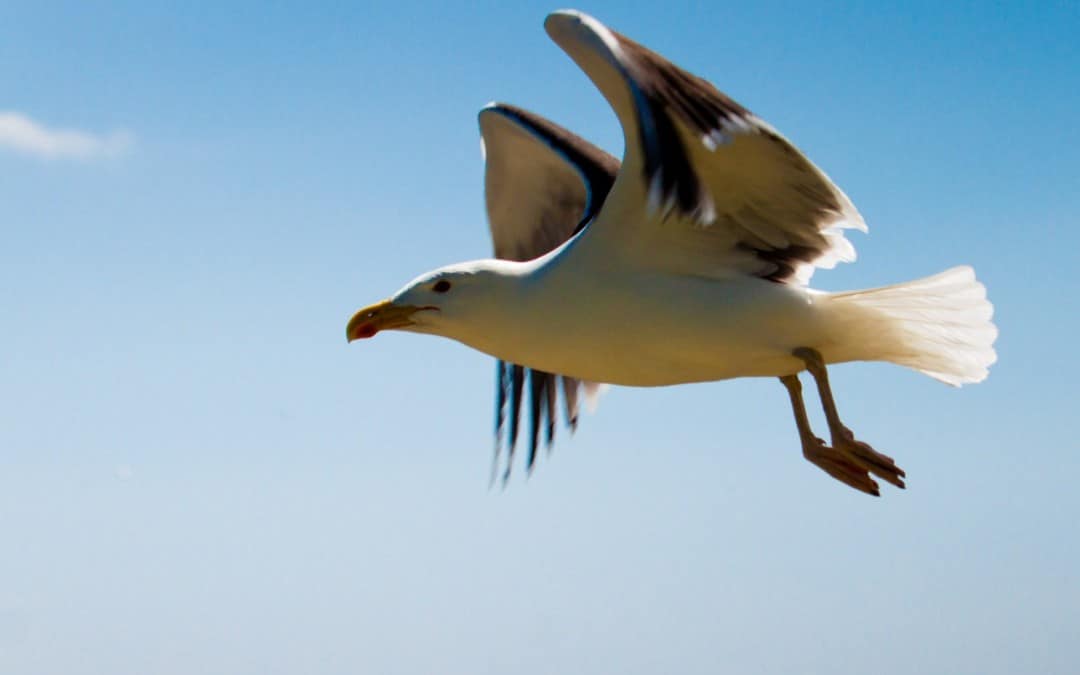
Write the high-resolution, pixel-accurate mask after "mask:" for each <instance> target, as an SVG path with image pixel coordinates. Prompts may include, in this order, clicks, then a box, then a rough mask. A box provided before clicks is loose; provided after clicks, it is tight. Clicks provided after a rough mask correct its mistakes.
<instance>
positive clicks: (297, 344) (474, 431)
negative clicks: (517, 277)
mask: <svg viewBox="0 0 1080 675" xmlns="http://www.w3.org/2000/svg"><path fill="white" fill-rule="evenodd" d="M555 8H556V7H553V6H548V5H540V4H536V3H517V4H515V5H514V6H513V7H512V8H508V7H505V6H503V4H502V3H491V4H489V5H487V6H476V7H473V8H469V9H447V8H445V7H441V6H429V5H427V4H423V3H420V4H406V3H394V4H393V5H391V4H390V3H387V4H386V5H384V6H378V7H372V6H364V5H362V4H353V3H340V4H325V5H322V6H320V7H314V8H313V7H311V6H309V4H307V3H272V4H267V3H229V4H228V5H227V6H225V7H210V6H209V5H207V6H202V7H191V8H182V9H178V8H177V7H175V6H172V4H171V3H151V2H130V3H111V4H107V5H104V6H97V7H94V8H92V9H91V8H89V7H88V6H86V5H85V4H84V3H48V2H35V3H18V2H17V3H5V4H4V6H3V7H0V84H2V88H0V91H2V95H0V228H2V230H0V232H2V241H3V245H2V246H0V309H2V312H0V347H2V349H0V403H2V405H0V536H2V539H3V542H4V547H5V553H4V555H3V556H0V670H3V671H4V672H12V673H21V674H23V675H37V674H57V675H59V674H64V675H81V674H83V673H87V674H89V673H109V674H110V675H125V674H129V673H130V674H136V673H148V672H152V673H158V674H160V675H172V674H188V673H195V672H197V673H221V674H223V675H224V674H229V675H237V674H245V673H251V674H256V673H258V674H260V675H261V674H269V673H298V672H317V673H331V674H333V673H355V672H372V673H433V672H438V673H470V674H472V673H489V672H490V673H496V672H515V673H523V674H541V673H597V672H619V673H655V672H683V673H715V672H732V673H790V672H806V673H825V672H828V673H865V672H879V673H983V674H985V673H1018V672H1025V673H1063V672H1068V671H1070V670H1072V669H1073V668H1075V664H1076V663H1078V662H1080V647H1078V646H1077V642H1076V639H1075V637H1076V635H1077V632H1078V630H1080V578H1078V573H1077V570H1078V569H1080V544H1077V539H1078V538H1077V537H1076V535H1075V529H1076V525H1075V519H1076V516H1077V514H1078V513H1080V496H1078V495H1080V492H1078V491H1077V489H1076V487H1075V480H1076V477H1077V475H1078V474H1080V442H1078V441H1077V440H1076V438H1077V437H1076V433H1075V431H1074V430H1073V429H1072V428H1071V423H1072V422H1073V421H1074V420H1075V418H1076V409H1077V401H1078V397H1077V394H1076V391H1075V386H1076V383H1077V381H1078V380H1080V367H1078V365H1077V362H1078V353H1080V352H1078V348H1077V346H1076V336H1077V335H1078V334H1080V318H1078V316H1080V312H1078V311H1077V309H1078V303H1077V301H1076V296H1077V293H1078V292H1080V282H1078V281H1077V275H1076V274H1075V273H1074V268H1075V256H1076V251H1077V249H1078V247H1080V178H1078V177H1080V132H1078V131H1077V124H1076V120H1077V118H1078V117H1080V88H1078V87H1077V86H1076V83H1077V82H1078V81H1080V47H1078V46H1077V42H1076V39H1075V36H1076V35H1077V34H1078V33H1080V10H1078V8H1077V5H1076V4H1075V3H1064V2H1059V3H1054V2H1044V3H1038V4H1037V5H1029V4H1028V3H1018V2H1017V3H1005V4H996V5H991V4H990V3H960V2H956V3H940V2H933V3H918V4H915V3H897V4H894V5H892V6H884V5H882V4H880V3H824V4H819V5H816V6H814V7H805V8H803V9H796V8H793V7H792V6H790V3H700V4H693V3H689V4H678V3H614V2H611V3H601V2H596V3H592V4H590V5H587V6H582V7H581V9H583V10H585V11H588V12H590V13H593V14H595V15H596V16H597V17H598V18H600V19H601V20H602V21H605V22H607V23H609V24H610V25H612V26H613V27H615V28H617V29H618V30H620V31H622V32H624V33H626V34H628V35H630V36H631V37H634V38H636V39H638V40H639V41H641V42H644V43H645V44H647V45H649V46H651V47H653V48H654V49H657V50H658V51H660V52H662V53H664V54H666V55H667V56H669V57H670V58H672V59H673V60H674V61H676V62H677V63H679V64H681V65H683V66H685V67H687V68H689V69H691V70H692V71H693V72H696V73H698V74H700V75H703V76H705V77H708V78H709V79H710V80H712V81H713V82H715V83H716V84H717V85H718V86H719V87H720V88H721V89H722V90H724V91H726V92H727V93H729V94H730V95H732V96H733V97H735V98H736V99H737V100H739V101H740V102H741V103H743V104H745V105H747V106H748V107H749V108H751V109H752V110H754V111H755V112H757V113H758V114H759V115H761V116H762V117H764V118H765V119H767V120H769V121H770V122H771V123H773V124H774V125H775V126H776V127H778V128H779V129H781V130H782V131H783V132H784V133H785V134H786V135H787V136H788V137H790V138H791V139H793V140H794V142H795V143H796V144H797V145H799V147H800V148H802V149H803V150H804V151H805V152H806V153H807V154H809V155H810V156H811V157H812V158H813V159H814V160H815V161H816V162H817V163H818V164H819V165H820V166H822V167H823V168H824V169H825V170H826V171H827V172H828V173H829V174H830V175H831V176H832V177H833V178H834V179H836V180H837V182H838V183H839V184H840V185H841V186H842V187H843V188H844V189H845V191H846V192H847V193H848V194H849V195H850V196H851V197H852V199H853V200H854V202H855V203H856V205H857V206H858V207H859V208H860V210H861V212H862V213H863V215H864V216H865V218H866V220H867V222H868V223H869V225H870V234H869V236H864V235H860V234H855V235H852V236H851V238H852V240H853V243H854V244H855V246H856V247H857V249H858V251H859V255H860V259H859V261H858V262H857V263H856V264H854V265H847V266H844V267H843V268H842V269H837V270H834V271H828V272H821V273H819V274H817V275H816V276H815V278H814V285H815V287H818V288H823V289H828V290H834V289H835V290H839V289H847V288H858V287H865V286H873V285H879V284H885V283H892V282H896V281H901V280H905V279H910V278H914V277H917V276H921V275H926V274H930V273H934V272H937V271H940V270H942V269H945V268H947V267H950V266H952V265H955V264H960V263H967V264H972V265H974V266H975V268H976V270H977V272H978V274H979V276H980V278H981V279H982V280H983V281H984V282H985V283H986V285H987V286H988V288H989V291H990V297H991V299H992V300H993V302H994V303H995V306H996V311H997V314H996V321H997V323H998V325H999V327H1000V329H1001V337H1000V339H999V341H998V343H997V346H998V351H999V356H1000V361H999V363H998V364H997V365H996V366H995V367H994V368H993V369H992V371H991V376H990V378H989V380H988V381H987V382H985V383H983V384H980V385H977V386H973V387H966V388H963V389H960V390H954V389H949V388H947V387H944V386H941V385H939V384H937V383H935V382H933V381H931V380H929V379H927V378H925V377H921V376H918V375H916V374H914V373H910V372H907V371H904V370H901V369H899V368H896V367H893V366H886V365H880V364H854V365H847V366H841V367H837V368H834V369H833V380H834V387H835V389H836V391H837V395H838V398H839V404H840V407H841V413H842V414H843V415H844V416H845V418H846V420H847V422H848V424H849V425H850V426H852V427H853V428H854V429H855V430H856V432H857V433H858V434H859V435H860V436H861V437H863V438H865V439H866V440H869V441H870V442H872V443H874V444H875V446H876V447H877V448H878V449H879V450H882V451H884V452H886V453H888V454H891V455H893V456H894V457H896V458H897V460H898V463H899V464H900V465H901V466H903V467H904V468H905V469H906V470H907V471H908V475H909V478H910V482H909V484H910V489H909V490H907V491H906V492H899V491H895V490H891V489H886V490H885V495H884V497H883V498H881V499H879V500H874V499H870V498H867V497H865V496H863V495H860V494H858V493H856V492H854V491H852V490H847V489H845V488H843V487H842V486H841V485H839V484H838V483H835V482H834V481H831V480H830V479H828V478H827V477H826V476H825V475H824V474H822V473H821V472H820V471H818V470H817V469H816V468H814V467H812V466H811V465H810V464H808V463H807V462H805V461H804V460H803V459H802V457H801V454H800V450H799V446H798V440H797V436H796V433H795V429H794V424H793V423H792V421H791V419H790V410H789V408H788V405H787V401H786V395H785V393H784V391H783V389H782V388H781V387H780V385H779V384H778V383H776V382H775V381H772V380H757V381H754V380H745V381H734V382H726V383H713V384H706V385H695V386H688V387H679V388H668V389H652V390H634V389H625V388H613V389H612V390H611V391H610V392H609V393H608V394H607V395H606V396H605V398H604V399H603V401H602V403H601V405H600V408H599V410H598V412H597V414H596V415H594V416H590V417H587V418H586V419H585V420H584V421H583V423H582V425H581V428H580V429H579V431H578V433H577V434H576V436H575V437H574V438H572V439H569V440H568V439H567V438H566V436H565V434H562V437H561V439H560V441H559V443H558V445H557V447H556V449H555V452H554V453H553V454H552V455H551V456H550V457H549V458H545V461H543V462H542V464H541V465H540V466H539V467H538V468H537V471H536V472H535V473H534V475H533V476H532V477H531V478H530V479H528V480H524V478H523V477H522V476H520V475H519V476H518V478H517V479H515V480H514V481H512V483H511V485H510V486H509V487H508V489H506V490H505V491H502V490H497V489H496V490H491V491H489V490H488V489H487V478H488V467H489V464H488V463H489V461H490V452H491V439H490V436H489V432H490V425H491V419H490V416H491V396H492V390H491V389H492V379H493V378H492V370H493V366H492V363H491V359H489V358H488V357H486V356H484V355H481V354H477V353H474V352H471V351H469V350H467V349H466V348H464V347H462V346H460V345H458V344H456V343H452V342H450V341H445V340H438V339H434V338H425V337H421V336H413V335H394V334H389V335H385V334H384V335H380V336H379V337H378V338H377V339H375V340H372V341H370V342H365V343H362V344H353V345H351V346H347V345H346V344H345V341H344V338H343V332H344V325H345V322H346V321H347V319H348V318H349V316H350V314H351V312H352V311H353V310H355V309H356V308H357V307H359V306H361V305H363V304H367V303H368V302H371V301H374V300H378V299H380V298H382V297H384V296H385V295H386V294H388V293H389V292H391V291H393V290H395V289H397V288H398V287H400V285H401V284H403V283H404V282H406V281H408V280H409V279H411V278H412V277H413V276H415V275H416V274H417V273H420V272H422V271H425V270H427V269H430V268H433V267H436V266H439V265H442V264H445V263H449V262H454V261H458V260H464V259H470V258H475V257H478V256H482V255H485V254H486V253H487V252H488V250H489V243H488V241H487V234H486V226H485V222H484V214H483V202H482V194H481V185H482V183H481V176H482V164H481V161H480V155H479V143H478V138H477V131H476V124H475V114H476V111H477V110H478V109H479V108H480V107H481V106H482V105H484V104H485V103H487V102H488V101H490V100H492V99H498V100H505V101H508V102H512V103H515V104H518V105H521V106H524V107H527V108H530V109H533V110H536V111H537V112H539V113H541V114H544V115H547V116H550V117H551V118H553V119H555V120H556V121H558V122H560V123H563V124H565V125H567V126H569V127H571V128H572V129H574V130H575V131H577V132H578V133H581V134H583V135H585V136H587V137H589V138H591V139H593V140H595V141H596V142H598V143H600V144H601V145H603V146H604V147H606V148H608V149H609V150H611V151H612V152H615V153H616V154H618V153H619V152H620V148H621V137H620V132H619V129H618V126H617V124H616V122H615V119H614V117H613V115H612V114H611V113H610V112H609V110H608V109H607V107H606V104H605V103H604V101H603V99H602V98H601V97H600V96H599V94H598V93H596V92H595V90H593V89H592V87H591V86H590V85H589V83H588V81H587V80H586V78H585V77H584V76H583V75H582V74H580V73H579V72H578V71H577V70H576V67H575V66H574V65H573V63H572V62H571V61H570V60H569V59H568V58H567V57H565V56H564V55H563V54H562V53H561V51H560V50H559V49H558V48H557V47H556V46H555V45H554V44H552V43H550V41H549V40H548V39H547V37H546V36H545V34H544V32H543V30H542V27H541V24H542V21H543V18H544V16H545V14H546V13H547V12H548V11H550V10H552V9H555ZM57 130H68V131H69V132H70V133H68V134H66V135H63V134H60V135H57V133H56V132H57ZM815 413H816V411H815ZM814 420H815V421H816V422H817V424H818V425H819V426H821V424H822V422H821V418H820V415H816V414H815V416H814Z"/></svg>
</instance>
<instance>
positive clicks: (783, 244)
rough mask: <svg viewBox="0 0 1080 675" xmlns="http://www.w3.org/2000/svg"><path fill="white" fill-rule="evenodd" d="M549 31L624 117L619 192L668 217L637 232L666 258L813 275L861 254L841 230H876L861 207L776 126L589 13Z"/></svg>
mask: <svg viewBox="0 0 1080 675" xmlns="http://www.w3.org/2000/svg"><path fill="white" fill-rule="evenodd" d="M545 28H546V29H547V32H548V34H549V35H550V36H551V38H552V39H553V40H554V41H555V42H556V43H557V44H558V45H559V46H560V47H562V48H563V50H564V51H566V52H567V54H569V55H570V57H571V58H573V59H574V61H575V62H577V64H578V65H579V66H580V67H581V69H582V70H584V71H585V73H586V75H588V76H589V78H590V79H591V80H592V81H593V83H594V84H595V85H596V86H597V88H598V89H600V91H601V93H602V94H603V95H604V97H605V98H606V99H607V100H608V102H609V103H610V104H611V106H612V108H613V109H614V110H615V113H616V115H618V117H619V121H620V123H621V124H622V127H623V134H624V137H625V140H626V152H625V156H624V158H623V171H622V173H620V174H619V180H618V183H617V184H616V185H615V186H614V191H615V193H616V194H617V198H618V200H619V201H620V202H621V201H622V200H639V201H640V202H641V208H642V209H643V211H645V212H646V213H648V214H651V215H657V216H658V217H655V218H642V219H640V220H641V221H643V222H644V221H648V223H646V224H651V225H656V226H658V225H660V224H661V223H663V224H664V227H662V228H660V227H653V228H652V230H653V231H652V232H639V233H638V234H641V235H644V236H645V237H646V238H650V240H649V243H648V246H647V248H646V249H645V250H648V251H650V253H651V255H652V257H653V259H654V260H656V261H658V264H669V265H670V264H677V265H680V266H683V267H685V268H687V271H693V272H695V273H702V274H705V273H711V274H716V273H719V274H724V273H736V274H749V275H754V276H759V277H763V278H766V279H770V280H773V281H780V282H788V281H796V282H802V283H805V282H806V281H807V280H808V279H809V277H810V274H811V273H812V272H813V269H814V268H815V267H833V266H834V265H835V264H836V263H837V262H839V261H850V260H854V259H855V249H854V248H853V247H852V246H851V244H850V243H848V241H847V240H846V239H845V238H844V236H843V234H842V232H841V230H842V229H844V228H856V229H860V230H864V231H865V230H866V225H865V224H864V223H863V220H862V218H861V217H860V216H859V214H858V212H857V211H856V210H855V207H854V206H853V205H852V203H851V201H850V200H849V199H848V198H847V196H845V195H844V193H843V192H842V191H841V190H840V189H839V188H838V187H837V186H836V185H834V184H833V182H832V181H831V180H829V178H828V176H826V175H825V174H824V173H823V172H822V171H821V170H820V169H818V168H817V167H816V166H814V165H813V164H812V163H811V162H810V160H809V159H807V158H806V157H805V156H804V155H803V154H802V153H800V152H799V151H798V150H797V149H796V148H795V146H793V145H792V144H791V143H790V142H788V140H787V139H785V138H784V137H783V136H781V135H780V133H779V132H777V131H776V130H775V129H773V128H772V127H771V126H770V125H768V124H767V123H766V122H764V121H763V120H761V119H759V118H758V117H757V116H755V115H754V114H753V113H751V112H750V111H749V110H747V109H746V108H744V107H743V106H741V105H739V104H738V103H736V102H735V101H733V100H732V99H730V98H728V97H727V96H725V95H724V94H722V93H721V92H720V91H718V90H717V89H716V88H715V87H714V86H713V85H712V84H710V83H709V82H707V81H705V80H703V79H701V78H699V77H696V76H694V75H691V74H690V73H688V72H686V71H684V70H682V69H681V68H679V67H678V66H675V65H674V64H672V63H671V62H670V61H668V60H667V59H665V58H664V57H662V56H660V55H659V54H656V53H655V52H653V51H650V50H649V49H647V48H645V47H643V46H642V45H639V44H638V43H636V42H634V41H633V40H630V39H629V38H626V37H624V36H622V35H620V34H618V33H616V32H615V31H612V30H610V29H608V28H607V27H605V26H604V25H603V24H601V23H600V22H599V21H597V20H596V19H593V18H592V17H590V16H587V15H584V14H581V13H578V12H572V11H563V12H556V13H554V14H552V15H550V16H549V17H548V19H547V21H546V23H545ZM624 208H629V207H628V206H625V205H624ZM620 212H621V213H625V210H624V209H620ZM672 217H674V218H676V219H677V220H681V221H683V222H682V223H681V225H682V227H671V226H669V225H670V224H669V223H667V221H669V220H671V219H672ZM601 221H603V222H604V226H605V227H607V226H608V225H610V226H612V227H620V226H625V223H614V222H612V223H608V222H607V221H606V220H605V219H603V218H601ZM661 230H662V235H661ZM590 236H591V235H590ZM664 240H667V241H664ZM665 243H670V244H673V246H672V250H670V251H668V253H669V254H670V255H668V256H664V255H663V253H664V252H665V251H664V250H663V244H665Z"/></svg>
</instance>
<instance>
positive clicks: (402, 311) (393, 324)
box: [345, 300, 425, 342]
mask: <svg viewBox="0 0 1080 675" xmlns="http://www.w3.org/2000/svg"><path fill="white" fill-rule="evenodd" d="M421 309H425V308H423V307H414V306H413V305H395V304H394V303H392V302H390V301H389V300H383V301H382V302H377V303H375V304H374V305H370V306H368V307H365V308H363V309H361V310H360V311H359V312H357V313H356V314H353V318H351V319H349V325H348V326H346V327H345V337H346V339H348V341H349V342H352V341H353V340H362V339H364V338H369V337H373V336H374V335H375V334H376V333H378V332H379V331H381V330H389V329H392V328H404V327H405V326H411V325H413V321H412V318H411V317H412V315H413V314H415V313H416V312H418V311H419V310H421Z"/></svg>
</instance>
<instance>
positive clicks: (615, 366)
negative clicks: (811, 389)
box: [464, 271, 824, 386]
mask: <svg viewBox="0 0 1080 675" xmlns="http://www.w3.org/2000/svg"><path fill="white" fill-rule="evenodd" d="M583 289H588V293H587V295H588V297H589V301H588V302H582V299H583V297H584V296H585V295H586V294H585V293H583V292H582V290H583ZM814 298H815V295H814V292H812V291H808V290H807V289H804V288H793V287H790V286H787V285H783V284H776V283H773V282H769V281H764V280H760V279H756V278H737V279H730V280H715V279H705V278H699V277H679V276H670V275H662V274H655V275H652V276H649V277H647V278H643V277H642V275H641V274H640V273H637V274H635V275H634V278H633V279H625V278H622V277H621V276H620V275H619V274H618V272H610V271H609V272H606V273H605V274H603V275H601V276H598V277H594V278H590V279H581V278H578V279H567V278H557V279H553V278H551V277H547V278H544V277H539V278H537V280H536V282H535V283H534V284H533V285H532V287H531V288H529V289H528V290H527V292H526V293H525V294H524V295H523V296H522V297H521V298H520V303H517V305H516V307H515V308H514V310H512V312H511V314H512V316H511V317H509V320H508V321H507V323H506V324H505V325H503V326H500V327H498V329H497V330H491V331H489V332H487V334H486V335H485V336H483V337H482V338H479V339H476V340H464V341H465V342H467V343H469V344H471V345H472V346H474V347H476V348H478V349H480V350H481V351H485V352H488V353H490V354H492V355H494V356H496V357H498V358H501V359H504V360H507V361H510V362H513V363H518V364H521V365H524V366H528V367H530V368H536V369H539V370H543V371H547V372H553V373H559V374H563V375H569V376H573V377H577V378H580V379H583V380H589V381H593V382H607V383H611V384H621V385H629V386H661V385H670V384H680V383H685V382H702V381H710V380H722V379H728V378H734V377H761V376H780V375H788V374H791V373H795V372H798V371H799V370H801V369H802V363H801V361H799V360H798V359H796V358H795V357H793V356H792V355H791V352H792V350H793V349H795V348H796V347H800V346H813V345H815V344H818V343H820V341H821V340H822V339H823V335H824V333H823V325H822V323H823V322H822V320H821V313H820V312H819V311H816V306H815V304H814Z"/></svg>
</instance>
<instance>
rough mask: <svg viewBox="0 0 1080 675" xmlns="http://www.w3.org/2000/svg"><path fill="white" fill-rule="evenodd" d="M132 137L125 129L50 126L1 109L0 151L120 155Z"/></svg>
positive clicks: (76, 156)
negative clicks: (105, 131) (104, 131)
mask: <svg viewBox="0 0 1080 675" xmlns="http://www.w3.org/2000/svg"><path fill="white" fill-rule="evenodd" d="M134 140H135V139H134V137H133V136H132V135H131V134H130V133H128V132H126V131H113V132H111V133H108V134H92V133H88V132H85V131H77V130H75V129H50V128H49V127H46V126H44V125H42V124H40V123H38V122H35V121H34V120H32V119H30V118H29V117H27V116H26V115H23V114H21V113H17V112H14V111H4V110H0V150H14V151H16V152H21V153H23V154H27V155H35V156H37V157H44V158H46V159H95V158H98V157H114V156H116V155H119V154H121V153H122V152H124V151H125V150H127V149H128V148H129V147H131V144H132V143H133V142H134Z"/></svg>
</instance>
